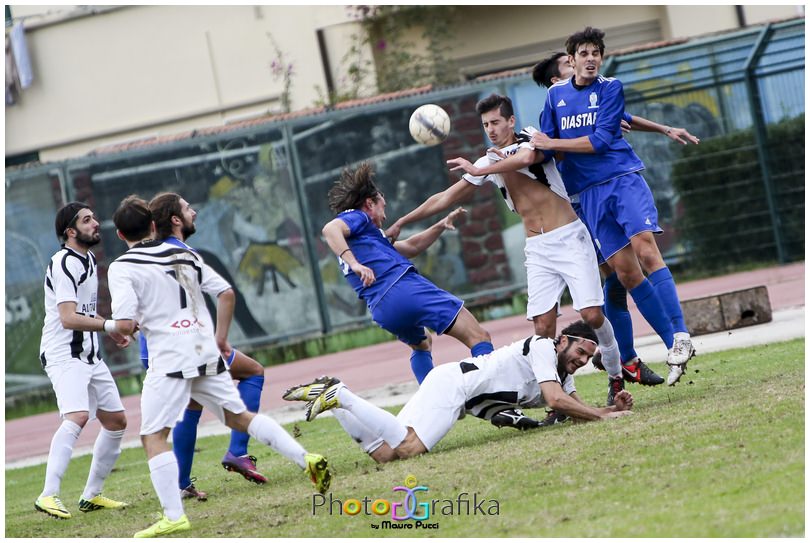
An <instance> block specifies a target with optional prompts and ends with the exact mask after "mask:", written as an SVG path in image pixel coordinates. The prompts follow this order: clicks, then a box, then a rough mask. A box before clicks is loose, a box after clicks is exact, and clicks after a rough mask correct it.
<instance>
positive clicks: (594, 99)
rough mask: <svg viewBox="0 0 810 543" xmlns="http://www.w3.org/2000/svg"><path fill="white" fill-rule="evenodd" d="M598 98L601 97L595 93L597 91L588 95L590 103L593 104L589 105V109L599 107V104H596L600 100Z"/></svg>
mask: <svg viewBox="0 0 810 543" xmlns="http://www.w3.org/2000/svg"><path fill="white" fill-rule="evenodd" d="M598 99H599V97H598V96H596V93H595V92H592V93H591V95H590V96H589V97H588V100H589V101H590V103H591V105H589V106H588V109H595V108H598V107H599V106H598V105H597V104H596V102H597V100H598Z"/></svg>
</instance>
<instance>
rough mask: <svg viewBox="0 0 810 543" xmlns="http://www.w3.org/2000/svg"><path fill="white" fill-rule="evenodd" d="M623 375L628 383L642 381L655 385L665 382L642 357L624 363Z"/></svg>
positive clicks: (648, 384) (647, 384)
mask: <svg viewBox="0 0 810 543" xmlns="http://www.w3.org/2000/svg"><path fill="white" fill-rule="evenodd" d="M622 376H624V380H625V381H626V382H628V383H641V384H642V385H645V386H648V387H654V386H656V385H660V384H661V383H663V382H664V378H663V377H661V376H660V375H658V374H657V373H655V372H654V371H653V370H651V369H650V368H648V367H647V364H645V363H644V362H642V361H641V359H640V358H636V359H635V362H631V363H629V364H622Z"/></svg>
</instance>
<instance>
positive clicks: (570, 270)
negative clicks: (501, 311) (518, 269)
mask: <svg viewBox="0 0 810 543" xmlns="http://www.w3.org/2000/svg"><path fill="white" fill-rule="evenodd" d="M525 253H526V282H527V284H528V291H529V302H528V303H527V304H526V318H527V319H529V320H532V318H533V317H536V316H538V315H542V314H544V313H547V312H548V311H549V310H551V309H553V308H554V307H555V305H557V304H559V302H560V297H561V296H562V293H563V291H564V290H565V286H566V285H568V290H569V292H570V293H571V298H572V299H573V301H574V309H576V310H577V311H579V310H580V309H583V308H585V307H597V306H601V305H602V304H603V303H604V294H603V293H602V281H601V280H600V278H599V264H598V263H597V261H596V252H595V251H594V249H593V242H592V241H591V236H590V234H589V233H588V229H587V228H585V225H584V224H583V223H582V221H580V220H579V219H577V220H575V221H573V222H571V223H569V224H566V225H565V226H561V227H560V228H556V229H554V230H552V231H551V232H549V233H547V234H540V235H537V236H532V237H530V238H526V248H525Z"/></svg>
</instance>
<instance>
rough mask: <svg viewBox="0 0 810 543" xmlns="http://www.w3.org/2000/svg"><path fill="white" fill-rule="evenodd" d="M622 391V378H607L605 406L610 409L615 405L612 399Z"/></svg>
mask: <svg viewBox="0 0 810 543" xmlns="http://www.w3.org/2000/svg"><path fill="white" fill-rule="evenodd" d="M622 390H624V378H623V377H608V395H607V404H606V405H607V406H608V407H610V406H611V405H613V404H614V403H615V400H614V398H615V397H616V394H618V393H619V392H621V391H622Z"/></svg>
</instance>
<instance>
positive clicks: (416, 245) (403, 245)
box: [394, 207, 467, 258]
mask: <svg viewBox="0 0 810 543" xmlns="http://www.w3.org/2000/svg"><path fill="white" fill-rule="evenodd" d="M466 212H467V210H466V209H464V208H463V207H459V208H457V209H455V210H453V211H452V212H451V213H450V214H449V215H447V216H446V217H445V218H443V219H442V220H440V221H439V222H437V223H436V224H434V225H433V226H431V227H430V228H426V229H425V230H422V231H421V232H419V233H418V234H414V235H412V236H411V237H409V238H408V239H406V240H403V241H397V242H395V243H394V249H396V250H397V251H398V252H399V254H401V255H402V256H404V257H405V258H413V257H415V256H416V255H418V254H420V253H422V252H423V251H424V250H425V249H427V248H428V247H430V246H431V245H433V243H434V242H435V241H436V240H437V239H439V236H441V235H442V234H443V233H444V231H445V230H455V229H456V227H455V225H454V224H453V221H454V220H456V219H457V218H458V217H459V216H460V215H462V214H463V213H466Z"/></svg>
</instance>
